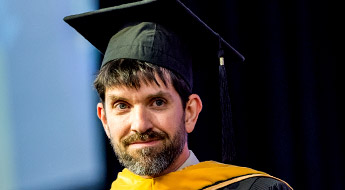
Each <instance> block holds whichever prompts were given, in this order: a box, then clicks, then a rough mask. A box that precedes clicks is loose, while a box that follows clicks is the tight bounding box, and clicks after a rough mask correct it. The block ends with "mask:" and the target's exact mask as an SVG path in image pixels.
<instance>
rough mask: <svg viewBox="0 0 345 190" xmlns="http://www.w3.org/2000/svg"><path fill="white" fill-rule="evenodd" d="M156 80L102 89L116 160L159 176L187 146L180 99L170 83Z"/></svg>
mask: <svg viewBox="0 0 345 190" xmlns="http://www.w3.org/2000/svg"><path fill="white" fill-rule="evenodd" d="M158 82H159V83H160V86H157V85H156V84H148V85H147V84H145V83H144V82H143V83H142V85H141V88H140V89H134V88H127V87H124V86H119V87H117V86H116V87H113V88H109V89H108V88H107V89H106V92H105V105H104V106H105V107H103V110H104V111H105V115H104V117H105V120H104V121H103V120H102V121H103V125H105V130H106V133H107V135H108V137H109V138H110V140H111V143H112V146H113V148H114V150H115V153H116V155H117V157H118V159H119V161H120V162H121V163H122V164H123V165H124V166H125V167H126V168H128V169H129V170H131V171H132V172H134V173H136V174H138V175H146V176H156V175H159V174H160V173H162V172H163V171H164V170H165V169H167V168H168V167H169V166H170V165H171V164H172V163H173V161H174V160H175V159H177V157H178V156H179V155H180V154H181V152H182V150H183V149H184V148H186V147H187V146H186V129H185V125H184V120H185V114H184V110H183V107H182V103H181V99H180V97H179V95H178V93H177V92H176V90H175V89H174V88H173V86H172V85H171V84H170V82H168V85H167V86H165V85H164V84H163V82H162V81H160V80H158Z"/></svg>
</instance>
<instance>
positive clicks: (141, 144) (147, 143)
mask: <svg viewBox="0 0 345 190" xmlns="http://www.w3.org/2000/svg"><path fill="white" fill-rule="evenodd" d="M160 141H161V140H158V139H157V140H149V141H136V142H133V143H131V144H130V145H129V147H131V148H144V147H150V146H156V145H157V144H159V143H160Z"/></svg>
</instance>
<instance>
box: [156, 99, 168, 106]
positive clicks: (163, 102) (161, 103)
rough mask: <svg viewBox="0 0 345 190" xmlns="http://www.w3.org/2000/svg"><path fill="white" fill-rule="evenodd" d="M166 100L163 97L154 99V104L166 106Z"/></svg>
mask: <svg viewBox="0 0 345 190" xmlns="http://www.w3.org/2000/svg"><path fill="white" fill-rule="evenodd" d="M164 104H165V101H164V100H163V99H155V100H154V101H153V106H157V107H161V106H164Z"/></svg>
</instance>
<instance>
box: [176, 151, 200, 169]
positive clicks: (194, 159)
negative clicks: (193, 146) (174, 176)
mask: <svg viewBox="0 0 345 190" xmlns="http://www.w3.org/2000/svg"><path fill="white" fill-rule="evenodd" d="M198 163H199V160H198V158H197V157H196V156H195V154H194V153H193V152H192V151H191V150H189V157H188V159H187V160H186V161H185V162H184V163H183V164H182V165H181V166H180V167H179V168H178V169H177V171H179V170H182V169H183V168H185V167H188V166H191V165H195V164H198Z"/></svg>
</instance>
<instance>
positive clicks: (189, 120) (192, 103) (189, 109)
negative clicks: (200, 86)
mask: <svg viewBox="0 0 345 190" xmlns="http://www.w3.org/2000/svg"><path fill="white" fill-rule="evenodd" d="M201 109H202V102H201V99H200V97H199V96H198V95H197V94H192V95H190V96H189V100H188V102H187V104H186V108H185V127H186V131H187V133H191V132H192V131H193V130H194V127H195V124H196V122H197V120H198V116H199V113H200V112H201Z"/></svg>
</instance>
